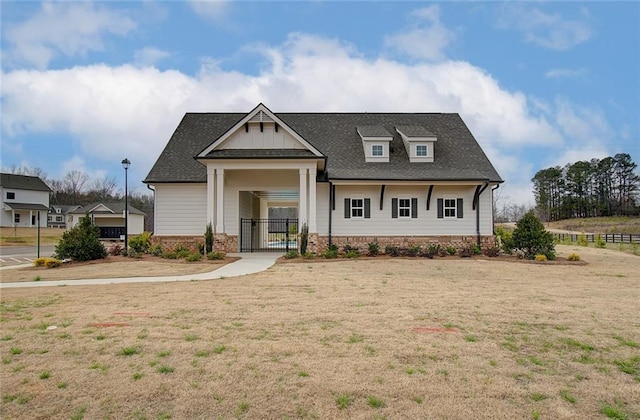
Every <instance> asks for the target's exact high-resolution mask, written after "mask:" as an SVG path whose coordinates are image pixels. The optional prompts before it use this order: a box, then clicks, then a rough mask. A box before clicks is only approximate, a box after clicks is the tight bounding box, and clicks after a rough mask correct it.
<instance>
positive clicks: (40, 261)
mask: <svg viewBox="0 0 640 420" xmlns="http://www.w3.org/2000/svg"><path fill="white" fill-rule="evenodd" d="M46 260H47V259H46V258H36V259H35V260H33V266H34V267H44V263H45V261H46Z"/></svg>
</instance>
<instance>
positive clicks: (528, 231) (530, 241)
mask: <svg viewBox="0 0 640 420" xmlns="http://www.w3.org/2000/svg"><path fill="white" fill-rule="evenodd" d="M511 241H512V246H513V247H514V248H516V249H520V250H522V251H523V252H524V254H525V257H526V258H528V259H534V258H535V256H536V255H538V254H542V255H545V256H546V257H547V259H549V260H553V259H555V257H556V251H555V245H554V243H553V236H552V235H551V233H549V232H547V231H546V230H545V228H544V226H543V225H542V222H541V221H540V219H538V218H537V217H536V215H535V214H534V213H533V210H530V211H528V212H527V213H526V214H525V215H524V216H523V217H522V219H520V220H518V223H516V228H515V229H514V231H513V236H512V237H511Z"/></svg>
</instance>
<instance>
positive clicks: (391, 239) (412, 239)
mask: <svg viewBox="0 0 640 420" xmlns="http://www.w3.org/2000/svg"><path fill="white" fill-rule="evenodd" d="M309 237H311V234H309ZM372 242H377V243H378V247H379V249H380V252H381V253H384V249H385V248H386V247H388V246H396V247H400V248H408V247H411V246H420V247H422V248H425V247H428V246H429V245H440V246H443V247H447V246H452V247H454V248H456V250H460V249H463V248H466V247H471V246H474V245H476V244H477V243H478V238H477V236H474V235H465V236H332V237H331V243H332V244H334V245H336V246H337V247H338V249H339V250H342V248H343V247H344V246H345V245H349V246H352V247H356V248H358V249H359V250H360V252H365V253H366V252H367V250H368V249H369V244H370V243H372ZM315 246H316V249H315V250H313V249H311V247H309V251H310V252H316V253H320V252H322V251H324V250H325V249H327V247H328V246H329V237H328V236H318V239H317V241H316V242H315ZM494 246H496V238H495V236H493V235H489V236H482V237H481V238H480V248H482V249H483V250H484V249H488V248H492V247H494Z"/></svg>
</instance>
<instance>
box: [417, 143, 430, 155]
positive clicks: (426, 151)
mask: <svg viewBox="0 0 640 420" xmlns="http://www.w3.org/2000/svg"><path fill="white" fill-rule="evenodd" d="M421 147H424V155H421V154H420V152H419V151H418V150H419V148H421ZM416 157H429V146H427V145H426V144H416Z"/></svg>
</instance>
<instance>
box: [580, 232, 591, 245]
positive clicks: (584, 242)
mask: <svg viewBox="0 0 640 420" xmlns="http://www.w3.org/2000/svg"><path fill="white" fill-rule="evenodd" d="M578 245H580V246H589V241H587V235H585V234H584V232H582V233H581V234H580V236H578Z"/></svg>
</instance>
